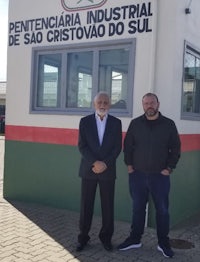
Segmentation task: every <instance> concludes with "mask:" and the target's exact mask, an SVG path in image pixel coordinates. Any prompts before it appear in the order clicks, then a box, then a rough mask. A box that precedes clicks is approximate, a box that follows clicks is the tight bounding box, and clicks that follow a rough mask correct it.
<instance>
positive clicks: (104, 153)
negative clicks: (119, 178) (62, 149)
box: [78, 114, 122, 179]
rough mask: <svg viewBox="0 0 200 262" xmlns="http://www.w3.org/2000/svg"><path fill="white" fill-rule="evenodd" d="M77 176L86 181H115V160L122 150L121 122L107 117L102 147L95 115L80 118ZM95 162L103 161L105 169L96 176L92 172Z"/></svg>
mask: <svg viewBox="0 0 200 262" xmlns="http://www.w3.org/2000/svg"><path fill="white" fill-rule="evenodd" d="M78 147H79V151H80V153H81V156H82V157H81V164H80V169H79V176H81V177H83V178H87V179H97V178H98V179H115V177H116V159H117V157H118V155H119V153H120V152H121V148H122V125H121V120H119V119H118V118H116V117H114V116H111V115H108V118H107V122H106V127H105V133H104V137H103V142H102V145H100V143H99V138H98V131H97V125H96V119H95V114H92V115H89V116H86V117H83V118H81V121H80V124H79V141H78ZM96 160H100V161H104V162H105V163H106V165H107V169H106V170H105V171H104V172H103V173H101V174H99V175H97V174H95V173H94V172H93V171H92V165H93V163H94V162H95V161H96Z"/></svg>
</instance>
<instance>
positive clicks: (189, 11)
mask: <svg viewBox="0 0 200 262" xmlns="http://www.w3.org/2000/svg"><path fill="white" fill-rule="evenodd" d="M191 3H192V0H190V2H189V4H188V7H186V8H185V14H186V15H188V14H191V8H190V6H191Z"/></svg>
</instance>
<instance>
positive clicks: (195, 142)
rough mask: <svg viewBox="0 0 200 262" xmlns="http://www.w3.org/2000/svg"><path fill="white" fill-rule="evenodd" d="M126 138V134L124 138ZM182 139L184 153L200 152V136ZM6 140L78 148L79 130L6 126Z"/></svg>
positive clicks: (187, 135) (195, 135)
mask: <svg viewBox="0 0 200 262" xmlns="http://www.w3.org/2000/svg"><path fill="white" fill-rule="evenodd" d="M124 136H125V132H124V133H123V138H124ZM180 138H181V151H182V152H185V151H196V150H200V134H184V135H180ZM5 139H6V140H15V141H24V142H35V143H49V144H63V145H72V146H76V145H77V143H78V130H77V129H69V128H49V127H32V126H13V125H6V132H5Z"/></svg>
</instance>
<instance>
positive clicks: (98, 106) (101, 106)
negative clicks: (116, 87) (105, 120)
mask: <svg viewBox="0 0 200 262" xmlns="http://www.w3.org/2000/svg"><path fill="white" fill-rule="evenodd" d="M94 108H95V110H96V112H97V114H98V115H100V116H104V115H106V114H107V113H108V110H109V108H110V101H109V98H108V97H107V96H106V95H103V94H102V95H99V96H98V97H97V98H96V99H95V101H94Z"/></svg>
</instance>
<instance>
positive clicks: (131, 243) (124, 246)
mask: <svg viewBox="0 0 200 262" xmlns="http://www.w3.org/2000/svg"><path fill="white" fill-rule="evenodd" d="M141 246H142V243H141V242H140V241H135V240H134V239H132V238H131V237H127V238H126V239H125V241H124V242H123V243H121V244H120V245H119V246H118V247H117V249H118V250H128V249H131V248H140V247H141Z"/></svg>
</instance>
